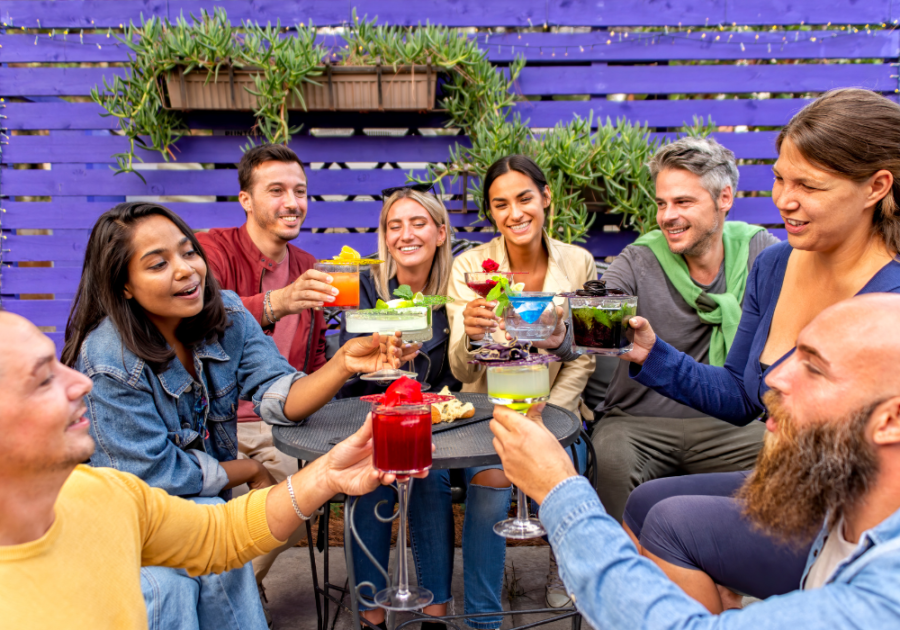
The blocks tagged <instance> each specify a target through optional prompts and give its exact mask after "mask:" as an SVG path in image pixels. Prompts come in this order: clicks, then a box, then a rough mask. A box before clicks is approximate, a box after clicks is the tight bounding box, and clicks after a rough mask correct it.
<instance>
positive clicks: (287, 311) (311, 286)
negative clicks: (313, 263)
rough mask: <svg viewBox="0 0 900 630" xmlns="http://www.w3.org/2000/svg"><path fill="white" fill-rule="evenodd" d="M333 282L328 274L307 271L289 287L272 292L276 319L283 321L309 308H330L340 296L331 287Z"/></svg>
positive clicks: (313, 270)
mask: <svg viewBox="0 0 900 630" xmlns="http://www.w3.org/2000/svg"><path fill="white" fill-rule="evenodd" d="M331 281H332V278H331V276H329V275H328V274H327V273H325V272H322V271H316V270H315V269H307V270H306V271H304V272H303V275H301V276H300V277H299V278H297V279H296V280H294V281H293V282H292V283H291V284H289V285H288V286H286V287H284V288H283V289H279V290H277V291H272V295H271V296H270V297H271V300H272V308H273V310H274V311H275V317H276V318H277V319H281V318H282V317H284V316H285V315H291V314H293V313H299V312H300V311H302V310H304V309H307V308H321V307H323V306H328V304H330V303H331V302H334V296H335V295H337V294H338V290H337V289H335V288H334V287H333V286H331V284H330V283H331Z"/></svg>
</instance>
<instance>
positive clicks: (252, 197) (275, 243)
mask: <svg viewBox="0 0 900 630" xmlns="http://www.w3.org/2000/svg"><path fill="white" fill-rule="evenodd" d="M238 182H239V183H240V188H241V191H240V194H239V195H238V200H239V201H240V203H241V206H242V207H243V208H244V211H245V212H246V213H247V220H246V222H245V223H244V225H242V226H241V227H238V228H227V229H219V228H215V229H212V230H210V231H209V232H206V233H203V232H201V233H198V234H197V240H199V241H200V243H201V244H202V245H203V249H204V251H205V252H206V255H207V257H208V258H209V264H210V267H211V268H212V272H213V275H214V276H215V277H216V280H218V281H219V284H220V285H221V287H222V288H223V289H228V290H230V291H234V292H235V293H237V294H238V295H239V296H240V297H241V301H243V303H244V307H246V309H247V310H248V311H250V314H251V315H253V317H254V318H255V319H256V320H257V321H258V322H259V323H260V325H261V326H262V327H263V330H264V331H265V332H266V334H267V335H270V336H271V337H272V340H273V341H274V342H275V345H276V346H277V347H278V351H279V352H280V353H281V355H282V356H284V357H285V358H286V359H287V360H288V362H289V363H290V364H291V365H292V366H293V367H295V368H296V369H298V370H301V371H303V372H306V373H311V372H315V371H316V370H317V369H319V368H320V367H322V366H323V365H324V364H325V361H326V359H325V328H326V326H325V318H324V317H323V316H322V313H321V311H319V310H316V309H317V308H320V307H322V306H327V305H328V303H329V302H333V301H334V297H333V296H334V295H335V294H337V289H334V288H333V287H331V286H329V285H328V284H327V283H328V281H329V276H328V275H327V274H325V273H322V272H319V271H316V270H315V269H313V265H314V264H315V258H313V256H312V255H311V254H309V253H307V252H305V251H303V250H302V249H299V248H297V247H295V246H293V245H291V244H290V241H292V240H294V239H295V238H297V237H298V236H299V235H300V226H301V225H303V220H304V219H305V218H306V204H307V185H306V173H305V171H304V169H303V164H302V163H301V162H300V158H298V157H297V154H296V153H294V152H293V151H292V150H290V149H289V148H288V147H286V146H283V145H280V144H264V145H260V146H257V147H254V148H252V149H250V150H249V151H247V152H246V153H244V156H243V157H242V158H241V162H240V164H239V165H238ZM237 421H238V431H237V435H238V450H239V453H240V455H241V456H243V457H249V458H251V459H255V460H257V461H258V462H260V463H261V464H263V465H264V466H265V467H266V469H267V470H268V471H269V473H270V474H271V475H272V477H273V478H274V479H275V481H276V482H281V481H283V480H284V479H285V478H286V477H287V476H288V475H291V474H293V473H295V472H297V460H296V459H292V458H290V457H287V456H286V455H285V454H284V453H282V452H281V451H279V450H278V449H276V448H275V444H274V443H273V441H272V427H270V426H269V425H267V424H266V423H265V422H263V421H262V420H260V418H259V417H258V416H257V415H256V414H255V413H253V405H252V404H250V402H248V401H240V403H239V404H238V409H237ZM305 535H306V530H305V528H300V529H299V530H297V532H295V534H294V536H293V537H292V538H291V539H290V540H288V542H287V543H286V544H285V545H284V546H283V547H281V548H279V549H276V550H275V551H273V552H272V553H269V554H267V555H265V556H262V557H260V558H257V559H256V560H254V561H253V571H254V573H255V574H256V582H257V585H258V586H259V589H260V597H261V599H262V601H263V608H264V610H265V611H266V616H267V617H268V607H267V606H266V605H265V602H266V600H265V590H264V589H263V586H262V581H263V578H264V577H265V576H266V574H267V573H268V572H269V569H270V568H271V566H272V563H273V562H274V561H275V558H276V557H277V556H278V554H279V553H281V552H282V551H284V550H285V549H288V548H290V547H293V546H294V545H296V543H297V542H298V541H299V540H301V539H302V538H303V537H304V536H305Z"/></svg>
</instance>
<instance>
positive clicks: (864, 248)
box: [623, 89, 900, 612]
mask: <svg viewBox="0 0 900 630" xmlns="http://www.w3.org/2000/svg"><path fill="white" fill-rule="evenodd" d="M777 147H778V153H779V155H778V160H777V162H776V163H775V165H774V167H773V172H774V177H775V181H774V183H773V186H772V200H773V201H774V202H775V205H776V206H777V207H778V209H779V211H780V212H781V215H782V217H783V219H784V222H785V228H786V231H787V234H788V241H787V242H786V243H782V244H780V245H775V246H773V247H770V248H769V249H767V250H766V251H764V252H763V253H762V254H760V256H759V257H758V258H757V260H756V263H755V265H754V267H753V270H752V271H751V273H750V276H749V278H748V281H747V292H746V296H745V298H744V307H743V315H742V317H741V323H740V328H739V330H738V333H737V335H736V337H735V339H734V344H733V345H732V347H731V350H730V352H729V354H728V359H727V361H726V363H725V366H724V367H713V366H710V365H705V364H701V363H698V362H696V361H694V360H693V359H691V357H689V356H687V355H685V354H683V353H681V352H678V351H676V350H675V349H674V348H672V347H671V346H669V345H668V344H667V343H666V342H665V341H663V340H661V339H658V338H657V337H656V335H655V334H654V333H653V329H652V328H651V323H652V322H648V321H646V320H645V319H643V318H640V317H636V318H634V319H632V320H631V326H632V327H633V328H634V329H635V338H634V341H635V348H634V350H633V351H632V352H630V353H628V354H627V355H625V356H624V357H623V358H625V359H628V360H630V361H632V362H633V363H634V365H632V368H631V375H632V377H633V378H635V379H636V380H637V381H638V382H640V383H641V384H643V385H646V386H648V387H652V388H653V389H654V390H656V391H658V392H660V393H661V394H664V395H666V396H668V397H670V398H672V399H674V400H677V401H679V402H681V403H683V404H685V405H689V406H691V407H694V408H695V409H697V410H699V411H702V412H703V413H706V414H709V415H711V416H714V417H717V418H721V419H722V420H725V421H727V422H731V423H733V424H737V425H745V424H747V423H749V422H752V421H753V420H754V419H757V418H759V417H760V415H761V414H762V413H763V412H764V407H763V404H762V396H763V394H764V393H765V392H766V391H767V389H768V387H767V386H766V383H765V381H764V379H765V375H766V373H767V371H768V370H769V369H770V367H772V366H775V365H778V364H779V363H781V362H782V361H783V360H784V359H785V358H786V357H787V356H789V355H790V354H791V353H792V352H793V351H794V345H795V343H796V339H797V334H798V333H799V331H800V330H801V329H802V328H803V327H804V326H806V324H808V323H809V322H810V321H811V320H812V319H813V318H814V317H815V316H816V315H817V314H818V313H819V312H821V311H822V310H823V309H825V308H826V307H828V306H830V305H832V304H835V303H837V302H840V301H842V300H846V299H848V298H850V297H852V296H854V295H857V294H861V293H876V292H893V293H898V292H900V259H898V258H897V253H898V250H900V106H898V105H897V104H896V103H893V102H891V101H889V100H888V99H886V98H883V97H882V96H879V95H877V94H875V93H873V92H869V91H867V90H858V89H844V90H836V91H833V92H829V93H827V94H825V95H824V96H822V97H820V98H819V99H817V100H816V101H815V102H813V103H811V104H810V105H808V106H807V107H806V108H804V109H803V110H802V111H801V112H799V113H798V114H797V115H795V116H794V118H793V119H792V120H791V121H790V122H789V123H788V125H787V126H785V127H784V129H783V130H782V131H781V133H780V134H779V136H778V140H777ZM688 229H690V227H689V226H688ZM863 316H864V314H862V313H861V314H860V319H862V318H863ZM854 334H857V333H856V331H854V330H848V331H847V343H848V344H850V343H853V335H854ZM747 474H748V473H718V474H710V475H692V476H686V477H675V478H670V479H660V480H656V481H652V482H649V483H646V484H643V485H641V486H639V487H638V488H637V489H636V490H635V491H634V493H632V495H631V497H630V498H629V501H628V504H627V507H626V511H625V519H624V520H625V524H626V529H627V530H629V533H630V534H632V536H633V537H634V539H635V542H636V543H637V542H638V541H640V545H639V548H642V553H644V554H645V555H648V556H649V557H651V558H653V559H654V560H655V561H656V562H657V564H659V565H660V567H661V568H663V570H664V571H665V572H666V573H667V575H669V577H671V578H672V579H673V580H674V581H675V582H676V583H678V584H679V585H680V586H681V587H682V588H683V589H684V590H685V591H686V592H687V593H688V594H690V595H692V596H693V597H695V598H696V599H697V600H698V601H700V602H701V603H703V604H704V605H706V606H707V607H708V608H709V609H710V610H711V611H713V612H721V610H722V609H723V606H726V605H728V604H729V603H730V601H729V600H730V595H729V593H728V592H727V591H726V592H725V593H724V595H723V596H720V594H719V593H720V592H721V591H720V590H719V589H717V587H716V584H719V585H723V586H725V587H728V588H729V589H734V590H737V591H739V592H742V593H744V594H748V595H754V596H757V597H767V596H769V595H774V594H779V593H784V592H788V591H790V590H794V589H796V588H798V587H799V584H800V576H801V575H802V572H803V569H804V567H805V564H806V558H807V554H806V551H807V549H799V550H797V549H791V548H787V547H784V546H780V545H778V544H777V543H775V542H774V541H773V540H772V539H770V538H767V537H765V536H764V535H762V534H760V533H759V532H757V531H755V530H753V528H752V526H751V524H750V522H749V521H747V520H745V519H743V518H742V517H741V513H740V507H739V506H738V504H737V503H736V502H735V501H734V500H733V499H732V498H731V496H732V495H733V493H734V492H735V491H736V490H737V489H738V488H739V487H740V486H741V484H742V483H743V480H744V478H745V477H746V475H747ZM698 495H702V496H698ZM671 497H677V499H671V500H670V501H667V502H666V503H665V504H663V505H657V504H658V503H660V502H661V501H663V500H664V499H666V498H671ZM651 510H653V511H652V512H651ZM645 519H646V525H645ZM651 529H652V531H651ZM679 532H680V533H681V534H683V535H679ZM687 532H690V536H688V535H687V534H686V533H687ZM688 538H690V539H691V540H690V541H688V540H687V539H688ZM735 540H738V541H740V543H738V544H734V541H735ZM810 542H811V541H810ZM676 548H677V550H676ZM723 556H724V557H723Z"/></svg>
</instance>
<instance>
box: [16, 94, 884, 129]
mask: <svg viewBox="0 0 900 630" xmlns="http://www.w3.org/2000/svg"><path fill="white" fill-rule="evenodd" d="M888 98H890V99H891V100H894V101H896V100H897V97H896V96H895V95H893V94H891V95H888ZM810 102H811V100H810V99H781V98H779V99H724V100H718V99H681V100H652V101H650V100H648V101H644V100H637V101H611V100H606V99H594V100H590V101H540V102H533V101H527V102H519V103H517V104H516V105H515V106H514V107H513V108H512V111H513V113H517V114H519V115H520V116H521V117H522V119H523V120H528V121H529V123H530V124H531V125H532V126H534V127H552V126H554V125H556V124H557V123H558V122H560V121H563V122H567V121H569V120H570V119H571V118H572V116H574V115H578V116H583V117H585V118H587V116H588V115H590V114H591V112H593V114H594V121H595V124H596V122H597V121H601V120H606V118H607V117H608V118H611V119H612V120H616V119H617V118H620V117H625V118H627V119H629V120H632V121H635V122H642V123H647V124H649V125H650V126H651V127H679V126H681V125H684V124H685V123H688V124H690V122H691V120H692V117H693V116H695V115H696V116H702V117H703V118H704V119H706V118H712V120H713V121H714V122H715V123H716V124H718V125H760V126H780V125H784V124H786V123H787V121H788V120H790V118H791V116H793V115H794V114H796V113H797V112H798V111H800V109H801V108H803V106H804V105H806V104H808V103H810ZM5 105H6V107H5V108H3V105H0V111H2V112H3V115H5V116H7V118H6V120H4V124H5V125H6V126H8V127H9V128H10V129H14V130H26V129H51V130H53V129H63V130H66V129H69V130H75V129H115V128H116V127H117V123H116V121H115V119H113V118H112V117H106V118H104V117H102V116H100V112H101V111H102V109H101V108H100V106H99V105H96V104H94V103H6V104H5ZM223 114H227V116H226V115H222V116H212V115H210V113H209V112H194V113H192V114H189V116H188V121H189V124H190V125H191V127H193V128H196V129H214V128H219V127H218V125H217V121H218V120H221V121H225V120H227V121H228V122H229V124H228V128H230V129H235V128H239V127H241V126H243V128H244V129H249V128H250V127H251V126H252V125H253V119H252V116H249V115H241V114H237V113H232V112H224V113H223ZM434 116H435V118H436V119H429V118H428V117H421V116H416V115H414V114H410V115H403V117H402V118H400V117H398V116H395V115H391V116H386V115H385V114H382V113H379V112H372V113H368V114H365V115H364V118H363V120H365V121H366V124H371V125H372V126H373V127H378V126H394V127H396V126H402V127H404V128H406V127H408V126H428V127H443V125H444V123H445V122H446V119H445V118H442V117H441V115H439V114H435V115H434ZM356 120H358V119H354V123H355V124H359V123H357V122H356ZM389 120H390V121H391V122H388V121H389ZM319 121H321V122H325V123H326V124H325V125H324V126H328V127H331V126H335V118H334V117H333V115H332V116H331V117H330V119H328V120H327V121H326V120H325V119H324V117H317V116H314V115H312V114H302V113H300V112H298V113H296V114H294V115H292V116H291V119H290V122H291V124H299V123H306V124H307V127H314V126H316V125H317V124H318V123H319ZM385 123H387V124H385Z"/></svg>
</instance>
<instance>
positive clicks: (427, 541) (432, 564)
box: [353, 465, 510, 630]
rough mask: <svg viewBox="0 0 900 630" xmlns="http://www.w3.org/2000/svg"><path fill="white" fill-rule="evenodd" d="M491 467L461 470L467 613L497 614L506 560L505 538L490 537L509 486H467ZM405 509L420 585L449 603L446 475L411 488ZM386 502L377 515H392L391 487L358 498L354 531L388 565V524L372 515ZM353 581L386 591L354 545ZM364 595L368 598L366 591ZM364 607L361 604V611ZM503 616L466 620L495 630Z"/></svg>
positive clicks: (505, 506)
mask: <svg viewBox="0 0 900 630" xmlns="http://www.w3.org/2000/svg"><path fill="white" fill-rule="evenodd" d="M491 468H498V466H496V465H492V466H480V467H476V468H466V469H465V477H466V484H467V485H468V493H467V497H466V516H465V521H464V523H463V580H464V584H465V612H466V614H474V613H485V612H493V611H500V610H502V608H503V606H502V602H501V594H502V589H503V567H504V564H505V562H506V540H505V539H503V538H501V537H500V536H497V535H496V534H494V531H493V527H494V523H496V522H497V521H502V520H503V519H505V518H506V516H507V513H508V511H509V503H510V488H491V487H487V486H479V485H475V484H472V478H473V477H474V476H475V475H476V474H478V473H479V472H481V471H482V470H488V469H491ZM411 495H412V496H411V497H410V509H409V530H410V535H411V538H412V548H413V557H414V561H415V565H416V574H417V576H418V579H419V585H420V586H422V587H423V588H427V589H428V590H430V591H431V592H432V593H434V603H435V604H444V603H447V602H449V601H450V600H451V599H452V594H451V591H450V581H451V578H452V576H453V552H454V538H455V534H454V527H453V509H452V505H451V502H450V471H448V470H432V471H430V472H429V474H428V477H426V478H425V479H416V480H415V481H414V482H413V484H412V492H411ZM382 500H386V501H387V502H388V503H387V505H383V506H382V507H381V508H380V509H379V513H380V514H381V515H382V516H387V515H388V514H390V513H391V511H392V506H393V505H394V503H395V500H396V493H395V492H394V490H393V489H391V488H387V487H382V488H379V489H378V490H375V491H374V492H372V493H370V494H368V495H366V496H364V497H360V499H359V502H358V503H357V508H356V512H355V521H356V527H357V531H358V532H359V534H360V538H362V540H363V542H365V544H366V546H367V547H368V548H369V551H370V552H371V553H372V555H373V556H375V558H376V559H377V560H378V562H379V563H380V564H381V565H382V566H383V567H387V563H388V558H389V555H390V535H391V530H390V525H389V524H386V523H381V522H379V521H378V520H377V519H376V518H375V516H374V513H373V509H374V507H375V505H376V504H377V503H378V502H379V501H382ZM353 559H354V567H355V569H356V582H357V584H360V583H362V582H365V581H369V582H372V583H373V584H375V587H376V590H380V589H382V588H384V587H385V580H384V577H383V576H382V575H381V573H380V572H379V571H378V570H377V569H376V568H375V567H374V566H372V563H371V562H369V560H368V558H366V557H365V555H364V554H363V553H362V552H361V551H360V550H359V549H358V548H356V547H354V550H353ZM362 594H363V596H365V597H371V596H372V595H373V594H372V593H369V592H368V589H364V590H363V593H362ZM366 608H367V607H366V606H365V605H364V604H362V602H360V609H361V610H365V609H366ZM501 622H502V617H499V616H497V617H479V618H478V619H477V620H472V621H467V624H468V625H469V626H470V627H473V628H479V629H485V630H493V629H495V628H499V627H500V624H501Z"/></svg>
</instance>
